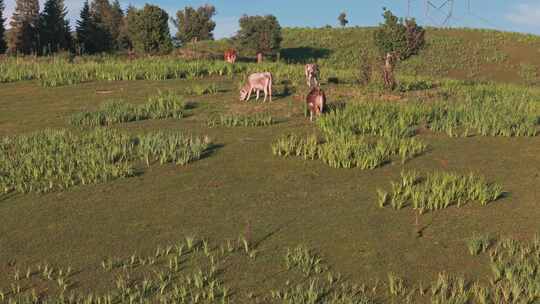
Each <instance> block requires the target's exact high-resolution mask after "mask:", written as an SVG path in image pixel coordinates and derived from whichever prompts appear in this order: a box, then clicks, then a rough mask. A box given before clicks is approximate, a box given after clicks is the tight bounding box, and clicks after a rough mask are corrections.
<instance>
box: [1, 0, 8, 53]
mask: <svg viewBox="0 0 540 304" xmlns="http://www.w3.org/2000/svg"><path fill="white" fill-rule="evenodd" d="M5 8H6V7H5V6H4V0H0V54H4V53H5V52H6V50H7V43H6V40H5V39H4V36H5V34H6V28H5V27H4V23H5V22H6V19H5V18H4V9H5Z"/></svg>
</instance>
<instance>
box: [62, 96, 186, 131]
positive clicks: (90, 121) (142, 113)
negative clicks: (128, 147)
mask: <svg viewBox="0 0 540 304" xmlns="http://www.w3.org/2000/svg"><path fill="white" fill-rule="evenodd" d="M185 109H186V103H185V102H184V101H183V100H182V98H181V97H180V96H179V95H177V94H175V93H173V92H159V93H158V94H157V95H155V96H152V97H150V98H149V99H148V102H147V103H145V104H142V105H138V106H136V105H132V104H129V103H124V102H122V101H109V102H106V103H104V104H103V105H102V106H101V107H100V109H99V110H97V111H94V112H92V111H84V112H80V113H76V114H74V115H72V116H71V117H70V123H71V124H72V125H74V126H86V127H96V126H108V125H112V124H117V123H124V122H131V121H138V120H146V119H165V118H176V119H180V118H182V117H183V116H184V112H185Z"/></svg>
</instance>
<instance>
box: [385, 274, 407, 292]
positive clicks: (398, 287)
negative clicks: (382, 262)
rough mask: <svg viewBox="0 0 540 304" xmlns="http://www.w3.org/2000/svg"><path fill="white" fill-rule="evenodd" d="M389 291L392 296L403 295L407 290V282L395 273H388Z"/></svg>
mask: <svg viewBox="0 0 540 304" xmlns="http://www.w3.org/2000/svg"><path fill="white" fill-rule="evenodd" d="M388 291H389V292H390V295H392V296H402V295H404V294H405V293H406V292H407V288H406V287H405V282H404V281H403V279H402V278H401V277H399V276H397V275H396V274H395V273H389V274H388Z"/></svg>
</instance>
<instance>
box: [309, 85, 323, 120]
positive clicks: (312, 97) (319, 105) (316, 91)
mask: <svg viewBox="0 0 540 304" xmlns="http://www.w3.org/2000/svg"><path fill="white" fill-rule="evenodd" d="M306 103H307V107H308V110H309V120H310V121H313V114H315V115H317V116H320V115H321V114H322V113H323V112H324V107H325V105H326V94H324V91H323V90H321V88H320V87H319V86H316V87H314V88H312V89H311V91H310V92H309V94H308V95H307V96H306Z"/></svg>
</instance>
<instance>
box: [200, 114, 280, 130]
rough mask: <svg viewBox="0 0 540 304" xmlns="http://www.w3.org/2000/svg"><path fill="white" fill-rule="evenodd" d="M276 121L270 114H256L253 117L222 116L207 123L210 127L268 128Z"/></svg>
mask: <svg viewBox="0 0 540 304" xmlns="http://www.w3.org/2000/svg"><path fill="white" fill-rule="evenodd" d="M275 122H276V121H275V119H274V118H273V117H272V115H270V114H268V113H256V114H252V115H238V114H229V115H227V114H220V115H219V116H217V117H212V118H210V119H209V120H208V121H207V124H208V126H209V127H219V126H222V127H267V126H270V125H272V124H274V123H275Z"/></svg>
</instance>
